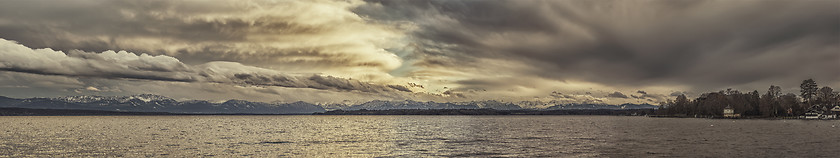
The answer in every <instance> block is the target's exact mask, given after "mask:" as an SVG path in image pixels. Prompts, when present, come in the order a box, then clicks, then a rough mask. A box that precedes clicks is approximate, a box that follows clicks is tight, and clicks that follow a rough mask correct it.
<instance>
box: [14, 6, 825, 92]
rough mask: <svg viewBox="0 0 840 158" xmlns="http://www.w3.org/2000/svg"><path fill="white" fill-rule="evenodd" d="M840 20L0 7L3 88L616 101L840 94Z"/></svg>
mask: <svg viewBox="0 0 840 158" xmlns="http://www.w3.org/2000/svg"><path fill="white" fill-rule="evenodd" d="M839 18H840V9H838V3H837V1H836V0H807V1H794V0H790V1H777V0H766V1H762V0H742V1H731V0H696V1H675V0H600V1H552V0H528V1H520V0H496V1H449V0H428V1H425V0H424V1H416V0H366V1H361V0H282V1H273V0H249V1H220V0H206V1H184V0H121V1H103V0H74V1H59V0H26V1H0V38H2V39H5V40H2V41H0V70H2V71H0V89H2V90H3V91H4V92H5V93H3V94H6V95H9V94H14V95H20V96H25V95H33V96H48V95H64V94H66V93H94V94H99V95H108V94H115V95H116V94H131V93H141V92H142V93H156V94H157V93H166V95H169V96H177V97H183V98H205V99H207V97H210V98H219V99H221V98H226V97H234V98H238V99H249V100H261V101H265V100H269V101H271V100H284V101H287V100H289V101H290V100H295V99H299V100H317V101H320V102H330V101H328V100H334V101H335V102H342V101H344V100H353V101H357V100H371V99H385V100H387V99H394V100H402V99H417V100H438V101H439V100H446V101H450V100H457V101H468V100H505V101H535V102H537V101H539V102H543V103H570V102H589V103H611V104H615V103H626V102H633V103H642V102H647V103H657V102H661V101H665V100H667V99H668V98H673V96H674V95H679V94H687V95H688V94H691V95H696V94H701V93H703V92H708V91H718V90H721V89H726V88H733V89H740V90H743V91H751V90H753V89H758V90H765V89H766V87H768V86H769V85H780V86H782V88H783V89H784V91H785V92H796V89H798V84H799V82H801V81H802V80H803V79H808V78H814V79H815V80H817V82H818V83H819V84H820V86H831V87H835V88H836V87H840V73H838V72H837V71H836V70H837V69H838V68H840V53H838V52H840V20H837V19H839ZM11 41H16V42H18V43H20V44H17V43H15V42H11ZM112 50H122V51H112ZM168 87H178V88H180V89H179V90H177V91H166V90H167V88H168ZM637 90H644V91H639V92H644V93H632V94H630V93H629V92H636V91H637ZM11 91H14V92H18V93H11ZM157 91H161V92H157ZM621 92H625V93H627V94H624V93H621ZM677 92H678V93H677ZM593 96H599V97H593ZM540 106H545V105H543V104H540Z"/></svg>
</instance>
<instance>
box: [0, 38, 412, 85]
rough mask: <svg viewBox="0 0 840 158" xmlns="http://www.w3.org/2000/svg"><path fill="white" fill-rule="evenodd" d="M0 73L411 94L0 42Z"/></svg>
mask: <svg viewBox="0 0 840 158" xmlns="http://www.w3.org/2000/svg"><path fill="white" fill-rule="evenodd" d="M0 57H3V58H0V70H5V71H14V72H24V73H33V74H42V75H60V76H70V77H96V78H109V79H142V80H158V81H177V82H213V83H228V84H240V85H251V86H279V87H289V88H314V89H328V90H345V91H361V92H393V91H404V92H411V90H408V88H406V87H404V86H399V85H385V86H382V85H374V84H370V83H365V82H360V81H355V80H347V79H342V78H337V77H332V76H323V75H317V74H308V75H307V74H284V73H281V72H278V71H275V70H269V69H263V68H258V67H253V66H245V65H242V64H240V63H236V62H218V61H216V62H208V63H205V64H200V65H187V64H184V63H182V62H180V61H179V60H178V59H176V58H173V57H170V56H165V55H158V56H151V55H148V54H141V55H139V56H138V55H135V54H133V53H129V52H125V51H120V52H114V51H105V52H102V53H91V52H82V51H78V50H75V51H70V52H68V53H66V54H65V53H64V52H61V51H54V50H52V49H30V48H28V47H26V46H23V45H20V44H17V43H15V42H13V41H8V40H5V39H0Z"/></svg>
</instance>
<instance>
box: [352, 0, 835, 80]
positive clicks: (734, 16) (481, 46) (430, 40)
mask: <svg viewBox="0 0 840 158" xmlns="http://www.w3.org/2000/svg"><path fill="white" fill-rule="evenodd" d="M373 3H376V4H379V5H368V6H362V7H360V8H358V9H357V11H358V12H360V13H362V14H365V15H368V16H371V17H372V18H376V19H383V20H391V21H408V22H412V23H414V24H416V25H417V26H419V27H420V29H417V31H416V32H414V37H415V38H418V39H417V42H416V44H418V45H419V46H418V48H419V49H417V50H416V51H415V53H417V54H414V56H413V57H415V58H417V60H419V61H418V62H415V66H418V67H425V68H428V69H441V68H443V69H447V70H448V71H452V70H453V69H451V68H452V67H456V68H455V70H457V69H459V68H463V69H462V70H460V71H463V72H469V68H473V67H482V68H486V69H490V70H502V71H501V72H492V73H490V74H483V75H487V76H493V75H496V76H498V75H500V74H501V75H510V76H527V77H542V78H549V79H556V80H578V81H589V82H595V83H599V84H604V85H611V86H635V85H647V86H657V85H660V86H669V85H683V86H689V87H690V88H693V89H700V90H705V89H717V88H723V87H727V86H733V85H741V84H750V83H754V82H760V83H762V84H765V85H766V84H771V83H775V84H780V83H779V81H784V82H796V81H797V80H802V79H806V78H811V77H813V78H819V79H821V80H823V81H829V83H837V81H840V73H836V72H830V71H831V69H834V68H837V67H840V62H839V61H840V53H837V52H838V49H840V36H838V34H840V29H838V28H840V21H838V20H837V19H838V17H840V9H838V8H837V2H836V1H833V0H810V1H727V0H702V1H667V0H633V1H410V0H406V1H375V2H373ZM488 59H505V60H509V61H512V62H514V63H518V64H513V65H524V66H523V67H518V68H516V69H515V70H514V71H505V70H508V69H509V68H510V67H507V66H509V65H510V64H494V63H487V62H484V61H487V60H488ZM447 70H439V71H447ZM424 71H427V72H428V71H432V70H424ZM479 73H482V72H479ZM449 74H453V73H449ZM454 74H457V73H454ZM509 84H527V83H509ZM794 84H795V83H794ZM790 85H792V84H790ZM750 88H758V87H750Z"/></svg>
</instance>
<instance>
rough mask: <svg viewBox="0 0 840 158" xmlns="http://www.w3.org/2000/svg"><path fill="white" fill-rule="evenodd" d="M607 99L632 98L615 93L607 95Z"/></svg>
mask: <svg viewBox="0 0 840 158" xmlns="http://www.w3.org/2000/svg"><path fill="white" fill-rule="evenodd" d="M607 97H613V98H630V97H627V95H625V94H623V93H621V92H613V93H610V94H607Z"/></svg>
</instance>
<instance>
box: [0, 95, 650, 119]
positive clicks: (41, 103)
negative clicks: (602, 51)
mask: <svg viewBox="0 0 840 158" xmlns="http://www.w3.org/2000/svg"><path fill="white" fill-rule="evenodd" d="M518 104H519V105H518ZM518 104H514V103H508V102H500V101H495V100H486V101H471V102H441V103H439V102H433V101H427V102H420V101H413V100H403V101H384V100H373V101H369V102H365V103H361V104H356V105H345V104H326V105H316V104H311V103H307V102H302V101H299V102H293V103H264V102H251V101H246V100H228V101H225V102H222V103H213V102H209V101H205V100H187V101H177V100H175V99H171V98H168V97H165V96H160V95H153V94H139V95H131V96H68V97H58V98H26V99H15V98H9V97H3V96H0V107H9V108H31V109H77V110H102V111H117V112H167V113H183V114H311V113H316V112H325V111H333V110H344V111H354V110H395V109H396V110H399V109H493V110H587V109H588V110H597V109H607V110H629V109H657V108H658V106H655V105H650V104H621V105H609V104H560V103H557V102H545V103H543V102H520V103H518ZM520 105H524V107H523V106H520ZM526 107H527V108H526ZM327 109H329V110H327Z"/></svg>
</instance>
